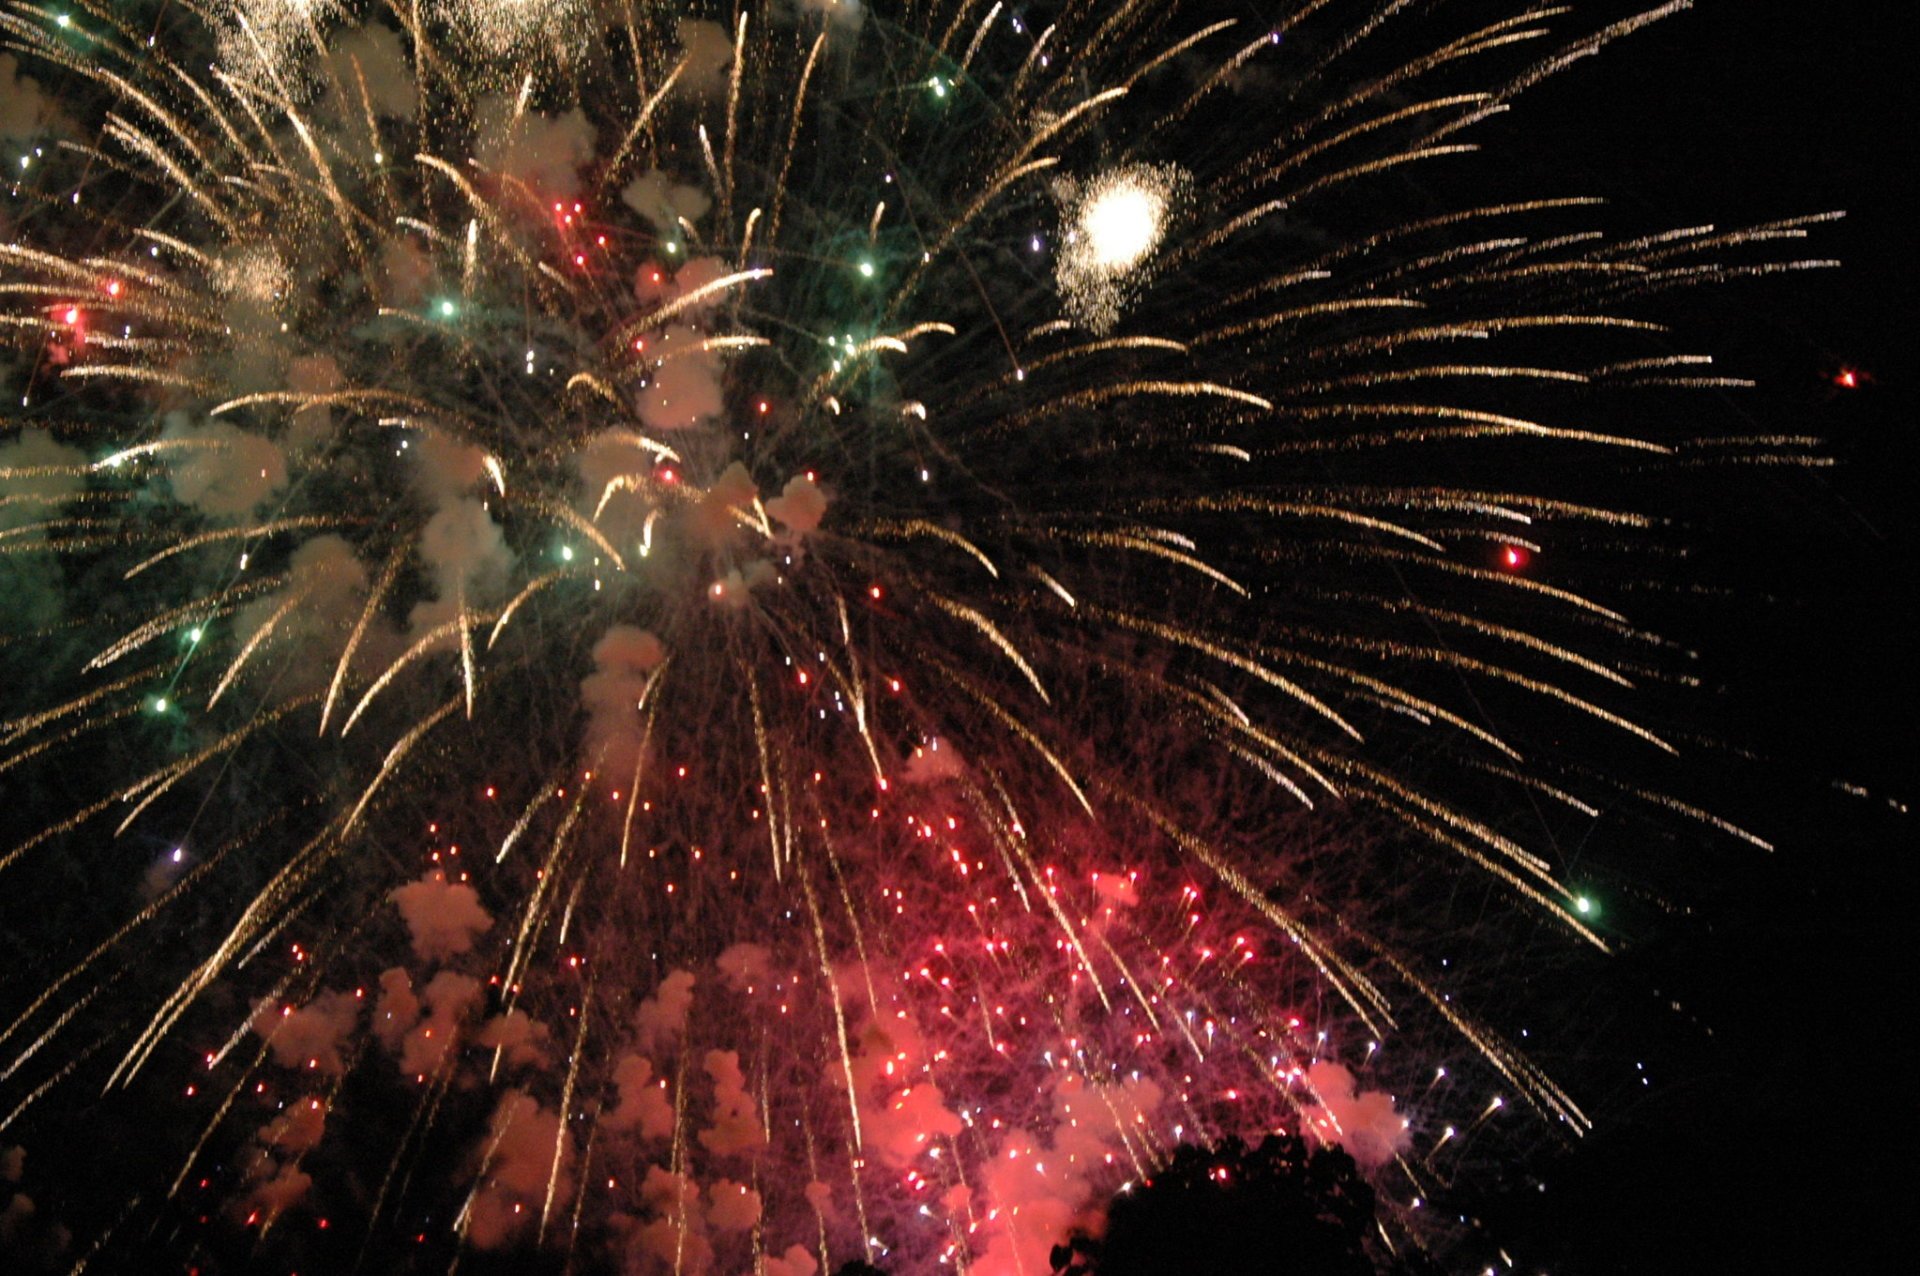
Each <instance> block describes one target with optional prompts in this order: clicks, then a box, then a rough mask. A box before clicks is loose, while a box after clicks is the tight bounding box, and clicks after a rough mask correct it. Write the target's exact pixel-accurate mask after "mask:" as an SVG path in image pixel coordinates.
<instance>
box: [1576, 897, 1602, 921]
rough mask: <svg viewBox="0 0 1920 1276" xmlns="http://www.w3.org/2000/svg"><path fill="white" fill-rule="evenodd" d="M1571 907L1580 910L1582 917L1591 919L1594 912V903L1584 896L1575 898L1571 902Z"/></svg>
mask: <svg viewBox="0 0 1920 1276" xmlns="http://www.w3.org/2000/svg"><path fill="white" fill-rule="evenodd" d="M1573 906H1574V907H1575V908H1577V909H1579V910H1580V915H1581V916H1582V917H1591V916H1592V915H1593V913H1594V912H1595V911H1596V910H1595V905H1594V902H1593V901H1592V900H1590V899H1588V898H1587V897H1586V896H1585V895H1580V896H1576V897H1575V898H1574V901H1573Z"/></svg>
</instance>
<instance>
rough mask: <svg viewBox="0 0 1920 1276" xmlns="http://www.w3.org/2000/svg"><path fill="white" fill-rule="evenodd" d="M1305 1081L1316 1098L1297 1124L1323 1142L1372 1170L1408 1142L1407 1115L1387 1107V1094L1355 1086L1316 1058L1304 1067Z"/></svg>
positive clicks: (1389, 1098) (1346, 1075)
mask: <svg viewBox="0 0 1920 1276" xmlns="http://www.w3.org/2000/svg"><path fill="white" fill-rule="evenodd" d="M1307 1083H1308V1084H1309V1085H1311V1086H1312V1087H1313V1090H1314V1093H1315V1094H1317V1095H1318V1096H1319V1098H1320V1102H1319V1103H1318V1104H1317V1105H1314V1106H1311V1107H1309V1108H1307V1109H1306V1110H1305V1111H1304V1112H1303V1113H1302V1116H1301V1120H1302V1123H1303V1124H1304V1125H1305V1126H1306V1128H1307V1129H1308V1130H1309V1131H1311V1132H1312V1133H1313V1134H1315V1135H1316V1136H1318V1137H1319V1138H1320V1139H1321V1140H1322V1141H1323V1142H1326V1143H1337V1144H1339V1145H1340V1146H1341V1147H1342V1148H1345V1149H1346V1152H1347V1155H1348V1156H1351V1157H1352V1158H1353V1159H1354V1160H1355V1161H1357V1162H1358V1163H1359V1164H1361V1165H1363V1166H1365V1167H1367V1168H1368V1169H1373V1168H1376V1167H1378V1166H1381V1165H1385V1164H1386V1163H1387V1162H1388V1161H1391V1160H1392V1159H1393V1158H1394V1156H1395V1155H1397V1154H1398V1153H1400V1152H1404V1151H1405V1150H1406V1148H1407V1145H1408V1144H1409V1143H1410V1142H1412V1135H1411V1134H1410V1133H1409V1131H1408V1129H1407V1119H1406V1118H1405V1117H1403V1116H1401V1115H1399V1114H1398V1113H1396V1112H1395V1111H1394V1110H1393V1096H1392V1095H1389V1094H1387V1093H1385V1092H1384V1091H1380V1090H1361V1089H1359V1087H1358V1086H1357V1085H1356V1083H1355V1082H1354V1079H1353V1074H1352V1073H1351V1072H1349V1071H1347V1070H1346V1069H1345V1068H1344V1067H1342V1066H1341V1065H1339V1064H1337V1063H1331V1062H1328V1061H1326V1060H1322V1061H1321V1062H1319V1063H1316V1064H1314V1065H1313V1066H1312V1067H1310V1068H1308V1069H1307Z"/></svg>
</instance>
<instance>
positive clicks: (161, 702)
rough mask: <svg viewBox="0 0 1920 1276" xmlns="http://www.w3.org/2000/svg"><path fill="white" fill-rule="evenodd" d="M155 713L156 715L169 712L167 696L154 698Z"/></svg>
mask: <svg viewBox="0 0 1920 1276" xmlns="http://www.w3.org/2000/svg"><path fill="white" fill-rule="evenodd" d="M153 711H154V712H155V713H165V712H166V711H167V698H166V697H165V696H156V697H154V701H153Z"/></svg>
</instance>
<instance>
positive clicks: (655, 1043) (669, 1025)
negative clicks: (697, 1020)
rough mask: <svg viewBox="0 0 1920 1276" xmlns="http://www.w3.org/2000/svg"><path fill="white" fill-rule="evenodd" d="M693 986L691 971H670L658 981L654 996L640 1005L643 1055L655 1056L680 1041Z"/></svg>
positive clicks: (691, 1002)
mask: <svg viewBox="0 0 1920 1276" xmlns="http://www.w3.org/2000/svg"><path fill="white" fill-rule="evenodd" d="M693 985H694V978H693V972H692V971H690V970H675V971H672V972H670V973H669V974H668V975H667V977H666V978H665V979H663V980H661V981H660V986H659V987H658V988H656V989H654V991H653V995H652V996H651V997H648V998H647V999H646V1000H645V1001H643V1002H641V1003H640V1009H639V1011H638V1012H637V1016H636V1018H637V1021H638V1026H639V1029H640V1034H639V1041H640V1049H641V1051H642V1052H643V1053H646V1054H655V1053H657V1052H658V1051H659V1050H660V1049H661V1048H662V1047H664V1046H667V1045H670V1044H672V1043H673V1042H675V1041H677V1040H679V1038H680V1035H681V1034H682V1033H684V1032H685V1031H686V1030H687V1011H688V1010H690V1009H692V1007H693Z"/></svg>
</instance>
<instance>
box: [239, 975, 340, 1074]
mask: <svg viewBox="0 0 1920 1276" xmlns="http://www.w3.org/2000/svg"><path fill="white" fill-rule="evenodd" d="M360 1006H361V999H360V998H359V997H357V996H355V995H354V994H353V993H350V992H323V993H321V994H320V995H319V996H318V997H315V998H314V999H313V1000H312V1001H310V1002H308V1003H307V1004H306V1005H304V1006H301V1007H300V1008H299V1009H297V1010H296V1009H294V1008H292V1007H290V1006H276V1005H275V1004H274V1003H273V1001H272V1000H271V999H268V1000H266V1001H263V1002H261V1003H260V1004H259V1005H258V1006H257V1007H255V1009H254V1012H253V1018H252V1020H251V1021H250V1023H249V1026H250V1027H252V1029H253V1030H254V1032H256V1033H258V1034H259V1035H260V1036H262V1037H265V1038H266V1039H267V1048H268V1049H269V1050H270V1051H271V1052H272V1053H273V1061H274V1062H275V1063H277V1064H279V1065H280V1066H281V1067H283V1068H302V1069H306V1070H308V1071H313V1072H324V1073H326V1074H327V1075H328V1076H338V1075H339V1074H340V1073H342V1072H344V1071H345V1070H346V1060H345V1059H344V1058H343V1057H342V1055H341V1046H342V1045H343V1044H344V1043H345V1042H346V1039H347V1037H348V1035H349V1034H351V1033H352V1032H353V1030H354V1028H355V1027H357V1026H358V1025H359V1022H360Z"/></svg>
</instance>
